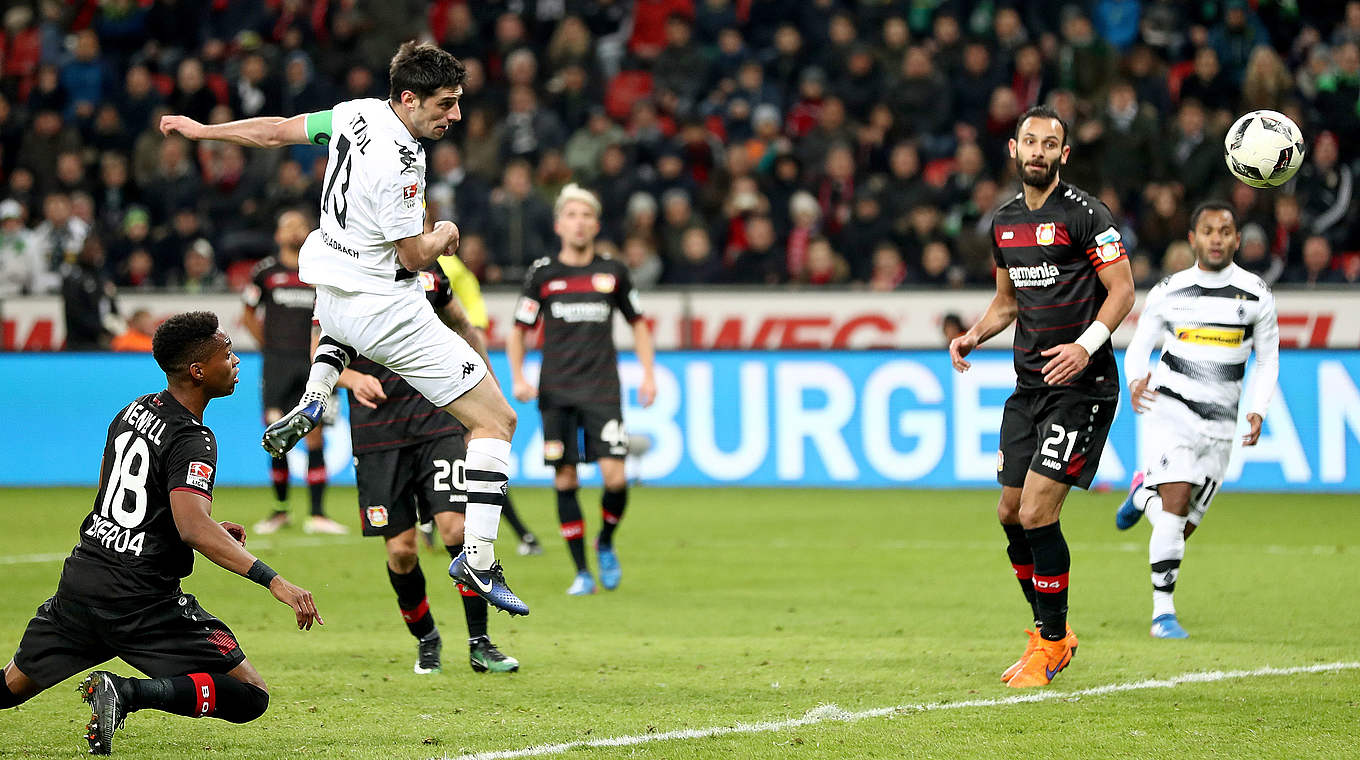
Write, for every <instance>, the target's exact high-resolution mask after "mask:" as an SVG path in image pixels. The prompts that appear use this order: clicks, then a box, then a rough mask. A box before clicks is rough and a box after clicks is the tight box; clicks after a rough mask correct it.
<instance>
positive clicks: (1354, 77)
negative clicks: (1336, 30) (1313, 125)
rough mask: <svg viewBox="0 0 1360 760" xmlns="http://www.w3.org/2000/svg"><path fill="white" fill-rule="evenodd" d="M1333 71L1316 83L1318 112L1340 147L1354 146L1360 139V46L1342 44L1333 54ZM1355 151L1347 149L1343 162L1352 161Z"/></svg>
mask: <svg viewBox="0 0 1360 760" xmlns="http://www.w3.org/2000/svg"><path fill="white" fill-rule="evenodd" d="M1332 57H1333V61H1334V62H1335V68H1334V69H1333V70H1332V72H1330V73H1329V74H1328V75H1326V76H1324V77H1322V78H1321V79H1319V80H1318V99H1317V108H1318V111H1319V115H1320V116H1321V117H1322V122H1323V123H1324V124H1326V125H1327V127H1328V128H1329V129H1330V130H1331V131H1332V132H1335V133H1336V136H1337V137H1338V138H1339V139H1340V141H1341V145H1342V146H1353V145H1355V144H1356V140H1357V139H1360V114H1357V113H1356V109H1355V104H1356V103H1357V102H1360V43H1355V42H1344V43H1342V44H1340V45H1338V46H1336V47H1335V48H1334V49H1333V50H1332ZM1356 153H1357V151H1356V149H1355V148H1353V147H1347V148H1346V150H1345V151H1344V152H1343V153H1342V155H1343V157H1344V158H1345V159H1346V160H1350V159H1353V158H1355V156H1356Z"/></svg>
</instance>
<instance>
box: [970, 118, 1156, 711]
mask: <svg viewBox="0 0 1360 760" xmlns="http://www.w3.org/2000/svg"><path fill="white" fill-rule="evenodd" d="M1067 133H1068V130H1067V124H1066V123H1065V122H1064V121H1063V120H1062V119H1061V118H1060V117H1059V116H1058V114H1057V112H1056V111H1054V110H1053V109H1051V108H1048V107H1046V106H1036V107H1034V108H1031V109H1029V110H1028V111H1026V112H1025V113H1024V115H1023V116H1022V117H1021V119H1020V122H1019V125H1018V126H1017V127H1016V132H1015V137H1014V138H1012V139H1011V141H1010V151H1011V156H1012V158H1014V159H1015V165H1016V169H1017V170H1018V172H1019V174H1020V178H1021V180H1022V182H1023V190H1022V192H1020V193H1019V194H1017V195H1016V196H1015V197H1014V198H1012V199H1011V200H1010V201H1008V202H1007V203H1005V204H1004V205H1002V206H1001V208H999V209H997V211H996V214H995V216H994V218H993V221H992V246H993V247H992V257H993V259H994V260H995V261H996V295H995V296H994V297H993V298H992V302H991V304H990V305H988V307H987V311H986V313H985V314H983V316H982V319H980V320H979V321H978V322H977V324H975V325H974V326H973V327H972V329H970V330H968V332H966V333H964V334H963V335H960V336H959V337H957V338H955V339H954V340H953V341H951V342H950V344H949V355H950V359H951V360H952V361H953V364H954V368H955V369H956V370H958V371H959V372H965V371H967V370H968V368H969V366H970V365H969V363H968V361H967V360H966V359H965V358H964V357H966V356H968V354H969V353H970V352H971V351H972V350H973V349H974V348H976V347H977V346H978V344H980V343H982V342H984V341H986V340H987V339H988V338H991V337H993V336H994V335H996V334H998V333H1000V332H1001V331H1003V330H1005V329H1006V328H1007V327H1009V326H1010V325H1011V323H1012V322H1014V323H1015V349H1014V354H1015V374H1016V387H1015V392H1014V393H1013V394H1011V397H1010V398H1009V399H1008V400H1007V401H1006V406H1005V411H1004V412H1003V414H1002V419H1001V447H1000V450H999V451H998V452H997V460H998V461H997V480H998V481H999V482H1000V484H1001V501H1000V504H999V505H998V506H997V515H998V517H1000V519H1001V527H1002V529H1003V530H1004V531H1005V532H1006V538H1007V542H1008V543H1007V547H1006V553H1007V555H1008V556H1009V557H1010V560H1011V565H1012V567H1013V568H1014V569H1015V575H1016V577H1017V578H1018V579H1019V581H1020V588H1021V590H1022V591H1023V592H1024V594H1025V598H1026V600H1027V601H1028V602H1029V604H1030V609H1031V611H1032V612H1033V613H1034V623H1035V628H1034V630H1033V631H1029V632H1028V633H1029V642H1028V644H1027V645H1026V647H1025V652H1024V654H1023V655H1022V656H1021V657H1020V659H1019V660H1018V661H1016V662H1015V664H1013V665H1012V666H1011V667H1009V668H1007V669H1006V671H1005V672H1004V673H1003V674H1002V676H1001V678H1002V680H1003V681H1005V682H1006V683H1007V684H1008V685H1009V686H1011V687H1014V688H1028V687H1032V686H1043V685H1045V684H1048V683H1049V682H1050V681H1052V680H1053V677H1054V676H1055V675H1057V674H1058V672H1059V671H1061V670H1062V669H1063V668H1065V667H1067V664H1068V663H1069V662H1071V660H1072V655H1073V654H1074V653H1075V652H1076V650H1077V637H1076V635H1075V634H1073V633H1072V629H1071V628H1070V627H1069V626H1068V625H1067V582H1068V571H1069V568H1070V565H1071V558H1070V555H1069V553H1068V548H1067V541H1066V539H1065V538H1064V537H1063V534H1062V528H1061V526H1060V524H1059V520H1058V517H1059V514H1060V513H1061V511H1062V505H1063V501H1064V500H1065V499H1066V498H1067V492H1068V490H1069V489H1071V487H1072V486H1074V485H1075V486H1078V487H1081V488H1086V487H1088V486H1089V485H1090V484H1091V480H1092V478H1094V477H1095V473H1096V467H1097V465H1098V464H1099V462H1100V454H1101V450H1102V449H1103V447H1104V445H1105V437H1106V435H1107V434H1108V433H1109V429H1110V423H1111V422H1113V421H1114V414H1115V404H1116V403H1117V401H1118V399H1119V370H1118V368H1117V367H1116V366H1115V359H1114V351H1113V350H1112V349H1111V347H1110V344H1109V340H1110V333H1111V332H1113V331H1114V329H1115V328H1117V327H1118V326H1119V323H1120V322H1122V321H1123V320H1124V317H1125V316H1126V315H1128V313H1129V309H1131V308H1132V307H1133V274H1132V270H1131V269H1130V267H1129V262H1128V257H1127V256H1126V255H1125V253H1124V246H1123V244H1122V243H1121V242H1120V237H1119V231H1118V230H1117V229H1116V228H1115V226H1114V222H1113V220H1112V218H1111V216H1110V211H1109V209H1107V208H1106V207H1105V204H1103V203H1101V202H1100V201H1099V200H1097V199H1096V198H1094V197H1092V196H1090V195H1089V194H1087V193H1086V192H1084V191H1082V190H1080V189H1078V188H1076V187H1074V186H1072V185H1069V184H1067V183H1066V182H1063V181H1062V180H1061V179H1060V178H1059V176H1058V173H1059V170H1060V168H1061V167H1062V165H1063V164H1065V163H1066V162H1067V157H1068V155H1069V154H1070V153H1071V150H1072V148H1071V146H1069V145H1068V144H1067Z"/></svg>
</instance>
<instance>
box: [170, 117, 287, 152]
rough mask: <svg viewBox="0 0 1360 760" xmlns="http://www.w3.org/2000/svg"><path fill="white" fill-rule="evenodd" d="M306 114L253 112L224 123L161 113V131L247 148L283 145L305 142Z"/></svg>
mask: <svg viewBox="0 0 1360 760" xmlns="http://www.w3.org/2000/svg"><path fill="white" fill-rule="evenodd" d="M306 120H307V116H306V114H301V115H298V116H292V117H288V118H284V117H282V116H256V117H254V118H250V119H239V120H237V121H228V122H225V123H223V124H200V123H199V122H197V121H194V120H193V119H190V118H188V117H187V116H163V117H161V124H160V127H161V133H162V134H164V135H171V134H180V135H183V136H184V137H187V138H188V139H190V140H215V141H218V142H228V143H233V144H235V145H242V146H245V147H247V148H282V147H284V146H285V145H306V144H307V143H308V142H309V141H308V139H307V123H306Z"/></svg>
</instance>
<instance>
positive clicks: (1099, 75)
mask: <svg viewBox="0 0 1360 760" xmlns="http://www.w3.org/2000/svg"><path fill="white" fill-rule="evenodd" d="M1062 37H1063V41H1062V46H1061V48H1060V49H1059V53H1058V79H1059V83H1060V85H1061V86H1062V87H1065V88H1067V89H1069V90H1072V91H1073V92H1074V93H1076V94H1077V97H1079V98H1085V99H1094V98H1095V96H1096V95H1097V94H1098V93H1099V92H1100V91H1101V90H1102V89H1104V87H1105V85H1106V84H1107V83H1108V82H1109V81H1110V78H1111V77H1113V76H1114V71H1115V51H1114V50H1113V49H1112V48H1111V47H1110V44H1109V43H1108V42H1106V41H1105V40H1103V39H1101V38H1100V37H1097V36H1096V33H1095V28H1094V27H1092V26H1091V19H1089V18H1088V17H1087V16H1086V13H1085V12H1084V11H1082V10H1081V9H1080V7H1079V6H1076V5H1069V6H1067V7H1065V8H1064V9H1063V12H1062Z"/></svg>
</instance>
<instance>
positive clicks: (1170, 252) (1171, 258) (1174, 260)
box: [1162, 228, 1260, 276]
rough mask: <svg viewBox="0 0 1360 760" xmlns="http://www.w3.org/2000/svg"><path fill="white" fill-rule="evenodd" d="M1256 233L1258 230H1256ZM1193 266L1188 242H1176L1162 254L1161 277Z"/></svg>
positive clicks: (1192, 257) (1192, 254) (1193, 254)
mask: <svg viewBox="0 0 1360 760" xmlns="http://www.w3.org/2000/svg"><path fill="white" fill-rule="evenodd" d="M1257 232H1260V229H1259V228H1257ZM1194 265H1195V251H1194V249H1193V248H1191V247H1190V242H1189V241H1188V240H1177V241H1175V242H1174V243H1172V244H1171V245H1168V246H1167V247H1166V252H1165V253H1164V254H1162V275H1163V276H1166V275H1169V274H1175V273H1176V272H1183V271H1185V270H1187V269H1189V268H1190V267H1192V266H1194Z"/></svg>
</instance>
